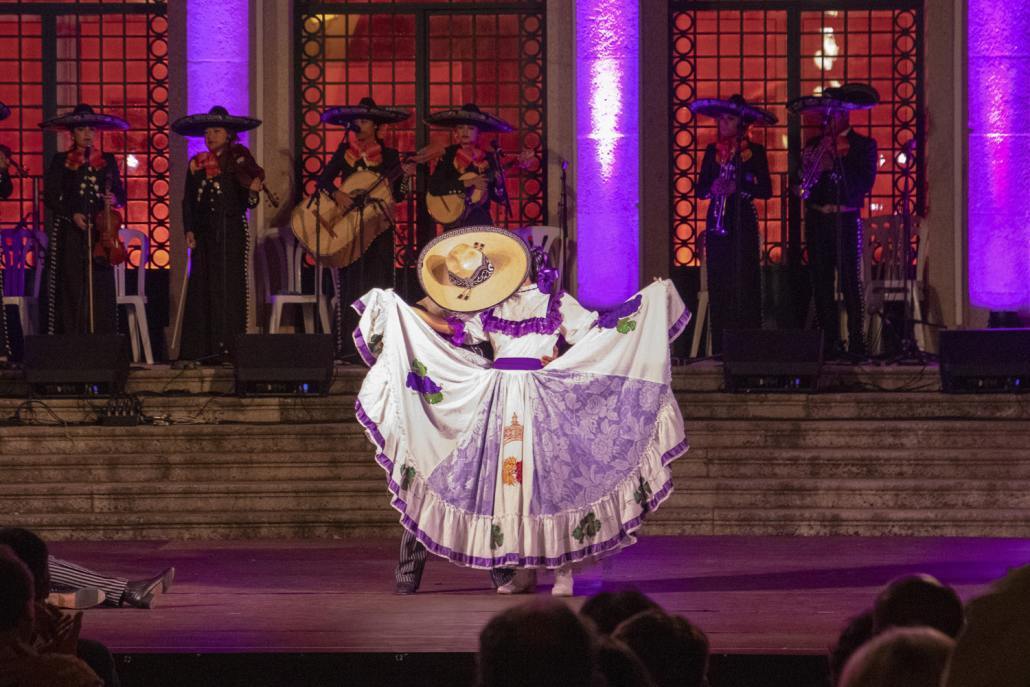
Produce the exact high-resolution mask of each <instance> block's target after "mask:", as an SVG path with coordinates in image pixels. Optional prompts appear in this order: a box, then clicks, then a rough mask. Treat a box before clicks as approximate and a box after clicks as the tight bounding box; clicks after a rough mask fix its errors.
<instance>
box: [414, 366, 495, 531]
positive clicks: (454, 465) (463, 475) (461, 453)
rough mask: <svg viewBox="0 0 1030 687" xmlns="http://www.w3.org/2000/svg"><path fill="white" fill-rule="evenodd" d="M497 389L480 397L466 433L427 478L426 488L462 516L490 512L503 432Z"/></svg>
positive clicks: (491, 511)
mask: <svg viewBox="0 0 1030 687" xmlns="http://www.w3.org/2000/svg"><path fill="white" fill-rule="evenodd" d="M499 389H500V385H499V384H498V385H495V386H494V389H493V390H492V391H491V392H490V393H489V394H488V395H486V396H484V398H483V403H482V405H480V407H479V410H478V411H477V412H476V417H475V420H474V421H473V422H472V424H471V426H470V428H469V431H468V432H467V433H466V434H465V436H463V437H462V438H461V439H460V440H459V441H458V447H457V448H456V449H455V450H454V452H453V453H452V454H451V455H450V456H448V457H447V458H445V459H444V460H443V461H442V462H441V463H440V464H439V465H437V466H436V469H435V470H433V473H432V474H431V475H430V476H429V480H428V486H429V488H430V489H431V490H432V491H433V492H435V493H436V494H437V495H438V496H439V497H440V498H442V499H443V500H444V501H446V502H447V503H449V504H451V505H452V506H454V507H456V508H460V509H461V510H463V511H465V512H466V513H474V514H476V515H490V514H492V513H493V512H494V487H495V486H496V482H497V456H498V455H500V452H501V436H502V432H503V427H502V417H501V402H502V399H500V398H499ZM495 406H496V407H495ZM416 450H417V449H416Z"/></svg>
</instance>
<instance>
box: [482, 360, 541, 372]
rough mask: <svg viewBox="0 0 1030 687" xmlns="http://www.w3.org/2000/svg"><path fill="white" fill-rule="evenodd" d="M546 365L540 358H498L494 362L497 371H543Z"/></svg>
mask: <svg viewBox="0 0 1030 687" xmlns="http://www.w3.org/2000/svg"><path fill="white" fill-rule="evenodd" d="M543 368H544V364H543V363H542V362H540V358H498V359H497V360H495V361H494V369H495V370H542V369H543Z"/></svg>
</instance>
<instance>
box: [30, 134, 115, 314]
mask: <svg viewBox="0 0 1030 687" xmlns="http://www.w3.org/2000/svg"><path fill="white" fill-rule="evenodd" d="M67 159H68V154H67V153H58V154H57V155H55V156H54V159H53V160H51V162H50V167H49V168H48V169H47V171H46V176H45V178H44V180H43V182H44V183H43V202H44V204H45V205H46V208H47V211H48V213H49V214H50V219H51V222H50V232H49V237H48V240H49V242H50V245H49V247H48V253H47V293H46V300H47V313H48V321H47V331H48V333H50V334H87V333H89V313H88V310H87V299H88V296H87V283H86V278H87V275H86V265H87V262H86V250H87V240H86V232H84V231H83V230H81V229H79V228H78V227H77V226H75V223H74V221H73V220H72V215H74V214H76V213H81V214H83V215H86V216H89V215H90V214H93V215H95V214H96V213H98V212H100V211H101V210H103V208H104V190H105V188H106V187H107V183H108V180H110V186H111V193H113V194H114V197H115V199H116V200H117V201H118V205H119V206H124V205H125V187H124V186H123V185H122V179H121V176H120V175H119V174H118V164H117V163H116V162H115V159H114V155H111V154H110V153H104V155H103V160H104V165H103V167H102V168H100V169H93V168H92V167H90V166H89V165H88V164H87V163H83V164H82V165H80V166H79V168H78V169H74V170H73V169H68V167H67V166H66V164H65V163H66V161H67ZM91 262H92V265H93V331H94V332H95V333H97V334H114V333H115V332H116V331H117V329H118V319H117V315H118V309H117V308H118V306H117V304H116V302H115V290H114V268H113V267H111V265H110V264H108V263H107V261H106V260H103V259H102V258H96V259H91Z"/></svg>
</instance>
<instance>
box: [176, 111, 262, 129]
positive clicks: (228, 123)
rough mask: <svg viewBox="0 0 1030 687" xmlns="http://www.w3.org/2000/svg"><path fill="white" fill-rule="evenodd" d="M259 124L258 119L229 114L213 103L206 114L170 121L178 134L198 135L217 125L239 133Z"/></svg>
mask: <svg viewBox="0 0 1030 687" xmlns="http://www.w3.org/2000/svg"><path fill="white" fill-rule="evenodd" d="M259 126H261V120H260V119H254V118H253V117H238V116H236V115H231V114H229V111H228V110H226V109H225V108H224V107H222V106H221V105H215V106H214V107H212V108H211V110H210V111H209V112H207V113H206V114H195V115H188V116H186V117H180V118H179V119H176V120H175V121H174V122H172V131H174V132H175V133H177V134H179V135H180V136H194V137H199V136H203V135H204V130H205V129H212V128H216V127H217V128H221V129H225V130H226V131H233V132H236V133H239V132H241V131H250V130H251V129H256V128H257V127H259Z"/></svg>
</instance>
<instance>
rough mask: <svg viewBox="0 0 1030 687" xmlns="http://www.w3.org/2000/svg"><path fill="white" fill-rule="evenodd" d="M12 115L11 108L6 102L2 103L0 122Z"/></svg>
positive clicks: (0, 104)
mask: <svg viewBox="0 0 1030 687" xmlns="http://www.w3.org/2000/svg"><path fill="white" fill-rule="evenodd" d="M10 116H11V108H9V107H7V105H5V104H4V103H0V122H2V121H4V120H5V119H7V118H8V117H10Z"/></svg>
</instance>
